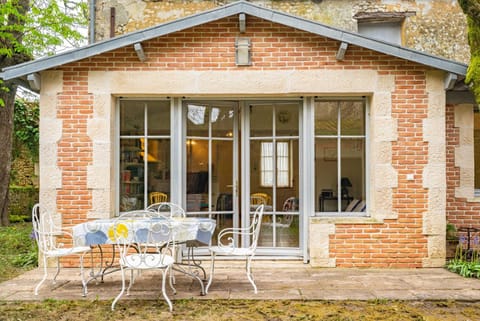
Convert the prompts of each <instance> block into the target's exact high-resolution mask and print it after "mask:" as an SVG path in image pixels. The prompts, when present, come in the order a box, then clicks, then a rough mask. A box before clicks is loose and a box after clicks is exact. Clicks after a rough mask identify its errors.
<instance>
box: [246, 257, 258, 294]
mask: <svg viewBox="0 0 480 321" xmlns="http://www.w3.org/2000/svg"><path fill="white" fill-rule="evenodd" d="M246 263H247V266H246V268H247V277H248V280H249V281H250V283H251V284H252V285H253V292H254V293H255V294H257V286H256V285H255V282H254V281H253V273H252V267H251V263H252V257H251V256H249V257H247V262H246Z"/></svg>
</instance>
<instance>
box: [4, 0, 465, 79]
mask: <svg viewBox="0 0 480 321" xmlns="http://www.w3.org/2000/svg"><path fill="white" fill-rule="evenodd" d="M240 13H245V14H247V15H250V16H254V17H258V18H261V19H265V20H268V21H271V22H274V23H279V24H282V25H285V26H289V27H292V28H296V29H299V30H303V31H307V32H310V33H313V34H316V35H319V36H324V37H327V38H330V39H334V40H338V41H341V42H346V43H348V44H352V45H356V46H360V47H363V48H367V49H371V50H374V51H377V52H381V53H384V54H387V55H390V56H394V57H398V58H402V59H405V60H409V61H413V62H417V63H420V64H423V65H426V66H430V67H433V68H436V69H441V70H444V71H448V72H450V73H454V74H457V75H461V76H465V75H466V72H467V65H465V64H463V63H459V62H456V61H452V60H448V59H445V58H441V57H437V56H433V55H430V54H427V53H424V52H420V51H416V50H412V49H409V48H405V47H402V46H399V45H395V44H392V43H388V42H384V41H381V40H376V39H372V38H369V37H365V36H362V35H360V34H357V33H353V32H348V31H344V30H340V29H337V28H333V27H329V26H326V25H323V24H320V23H318V22H314V21H311V20H306V19H302V18H299V17H296V16H293V15H290V14H287V13H284V12H280V11H275V10H271V9H267V8H264V7H260V6H258V5H254V4H252V3H249V2H246V1H238V2H234V3H232V4H229V5H226V6H222V7H218V8H215V9H212V10H209V11H205V12H202V13H198V14H195V15H192V16H188V17H185V18H181V19H178V20H175V21H171V22H167V23H163V24H160V25H157V26H155V27H151V28H147V29H144V30H139V31H136V32H132V33H129V34H125V35H122V36H118V37H115V38H112V39H109V40H105V41H102V42H98V43H94V44H91V45H88V46H85V47H82V48H78V49H74V50H71V51H67V52H63V53H60V54H57V55H54V56H50V57H45V58H40V59H37V60H33V61H29V62H26V63H22V64H19V65H15V66H10V67H7V68H4V69H3V72H2V73H0V78H3V79H4V80H10V79H14V78H18V77H22V76H25V75H28V74H31V73H35V72H39V71H42V70H47V69H50V68H54V67H57V66H61V65H64V64H67V63H70V62H74V61H78V60H81V59H85V58H89V57H92V56H95V55H98V54H101V53H104V52H107V51H111V50H115V49H118V48H122V47H125V46H129V45H133V44H135V43H138V42H142V41H146V40H150V39H153V38H157V37H161V36H164V35H168V34H170V33H173V32H176V31H180V30H184V29H187V28H191V27H195V26H198V25H202V24H205V23H208V22H211V21H215V20H219V19H222V18H225V17H229V16H232V15H237V14H240Z"/></svg>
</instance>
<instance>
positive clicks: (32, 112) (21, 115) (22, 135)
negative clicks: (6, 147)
mask: <svg viewBox="0 0 480 321" xmlns="http://www.w3.org/2000/svg"><path fill="white" fill-rule="evenodd" d="M39 114H40V108H39V105H38V101H34V102H28V101H25V100H23V99H16V100H15V113H14V115H13V132H14V135H15V139H16V140H18V141H19V142H20V143H21V144H23V145H24V146H26V147H27V148H28V150H29V152H30V155H32V157H33V159H35V160H38V143H39V138H40V133H39V130H38V122H39Z"/></svg>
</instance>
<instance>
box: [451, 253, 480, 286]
mask: <svg viewBox="0 0 480 321" xmlns="http://www.w3.org/2000/svg"><path fill="white" fill-rule="evenodd" d="M446 267H447V269H448V270H449V271H451V272H454V273H457V274H459V275H461V276H463V277H466V278H480V260H479V257H478V251H476V250H472V249H470V250H467V249H464V248H463V247H462V246H461V245H459V246H457V250H456V251H455V258H454V259H452V260H450V261H448V263H447V266H446Z"/></svg>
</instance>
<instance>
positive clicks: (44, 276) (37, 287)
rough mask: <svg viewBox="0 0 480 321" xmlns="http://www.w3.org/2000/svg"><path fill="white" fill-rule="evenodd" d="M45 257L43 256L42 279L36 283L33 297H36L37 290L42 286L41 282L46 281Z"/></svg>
mask: <svg viewBox="0 0 480 321" xmlns="http://www.w3.org/2000/svg"><path fill="white" fill-rule="evenodd" d="M47 274H48V270H47V257H46V256H45V255H43V278H42V279H41V280H40V282H38V284H37V286H36V287H35V295H38V289H40V286H42V284H43V282H45V280H46V279H47Z"/></svg>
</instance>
